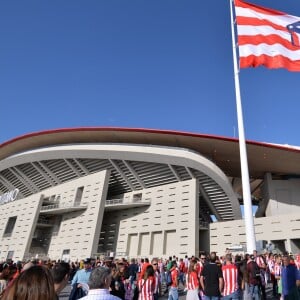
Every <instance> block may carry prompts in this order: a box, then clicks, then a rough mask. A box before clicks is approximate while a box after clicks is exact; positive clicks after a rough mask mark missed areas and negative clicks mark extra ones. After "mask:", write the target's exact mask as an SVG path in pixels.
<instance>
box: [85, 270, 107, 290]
mask: <svg viewBox="0 0 300 300" xmlns="http://www.w3.org/2000/svg"><path fill="white" fill-rule="evenodd" d="M111 280H112V274H111V270H110V269H109V268H105V267H98V268H95V269H93V271H92V272H91V275H90V278H89V281H88V285H89V288H90V290H95V289H108V288H109V287H110V284H111Z"/></svg>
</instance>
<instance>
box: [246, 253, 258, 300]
mask: <svg viewBox="0 0 300 300" xmlns="http://www.w3.org/2000/svg"><path fill="white" fill-rule="evenodd" d="M247 274H248V276H247V277H248V283H249V296H250V298H251V300H252V299H253V298H254V299H255V300H259V299H260V292H259V285H260V269H259V266H258V265H257V262H256V257H255V256H254V255H250V256H249V261H248V262H247Z"/></svg>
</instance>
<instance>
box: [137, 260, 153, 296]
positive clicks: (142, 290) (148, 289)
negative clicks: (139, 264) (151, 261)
mask: <svg viewBox="0 0 300 300" xmlns="http://www.w3.org/2000/svg"><path fill="white" fill-rule="evenodd" d="M137 285H138V289H139V298H138V300H154V296H153V294H154V290H155V277H154V269H153V266H152V265H148V266H147V268H146V270H145V272H144V277H143V278H140V279H139V281H138V283H137Z"/></svg>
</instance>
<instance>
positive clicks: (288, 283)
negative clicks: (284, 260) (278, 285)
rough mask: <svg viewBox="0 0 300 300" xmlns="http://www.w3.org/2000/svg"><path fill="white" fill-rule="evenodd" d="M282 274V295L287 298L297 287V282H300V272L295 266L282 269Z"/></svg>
mask: <svg viewBox="0 0 300 300" xmlns="http://www.w3.org/2000/svg"><path fill="white" fill-rule="evenodd" d="M281 272H282V273H281V278H282V294H283V295H284V296H287V295H288V294H289V293H290V292H291V291H292V290H293V289H294V288H295V287H296V280H300V272H299V271H298V270H297V268H296V266H294V265H288V266H286V267H282V270H281Z"/></svg>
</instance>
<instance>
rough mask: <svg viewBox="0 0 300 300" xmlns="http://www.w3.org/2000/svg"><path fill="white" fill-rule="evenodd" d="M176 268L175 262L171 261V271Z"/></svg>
mask: <svg viewBox="0 0 300 300" xmlns="http://www.w3.org/2000/svg"><path fill="white" fill-rule="evenodd" d="M176 267H177V263H176V260H172V262H171V269H174V268H176Z"/></svg>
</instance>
